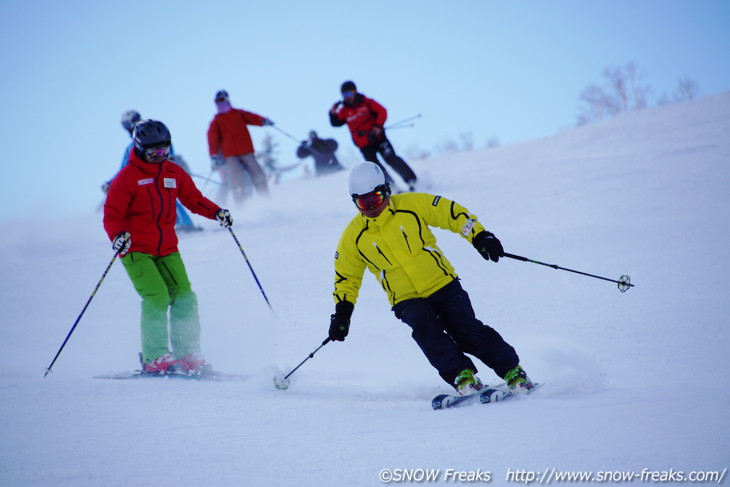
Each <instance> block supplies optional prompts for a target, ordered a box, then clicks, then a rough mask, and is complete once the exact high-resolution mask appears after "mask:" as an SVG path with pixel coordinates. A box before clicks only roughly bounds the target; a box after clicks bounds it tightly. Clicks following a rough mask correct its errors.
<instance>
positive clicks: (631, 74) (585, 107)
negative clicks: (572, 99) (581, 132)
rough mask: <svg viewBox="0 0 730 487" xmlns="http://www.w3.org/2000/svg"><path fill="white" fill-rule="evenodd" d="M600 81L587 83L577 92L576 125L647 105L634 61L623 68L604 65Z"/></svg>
mask: <svg viewBox="0 0 730 487" xmlns="http://www.w3.org/2000/svg"><path fill="white" fill-rule="evenodd" d="M602 75H603V78H604V84H603V86H598V85H595V84H591V85H588V86H587V87H586V88H585V89H584V90H583V91H582V92H581V94H580V97H579V101H580V103H581V107H580V113H579V115H578V125H584V124H587V123H591V122H597V121H600V120H604V119H606V118H610V117H614V116H616V115H618V114H619V113H621V112H626V111H629V110H641V109H642V108H646V107H647V95H648V93H649V91H650V88H649V86H648V85H645V84H644V83H643V73H642V72H641V71H640V70H639V68H638V67H637V66H636V64H634V63H627V64H626V65H624V67H623V68H622V67H620V66H607V67H606V68H604V70H603V73H602Z"/></svg>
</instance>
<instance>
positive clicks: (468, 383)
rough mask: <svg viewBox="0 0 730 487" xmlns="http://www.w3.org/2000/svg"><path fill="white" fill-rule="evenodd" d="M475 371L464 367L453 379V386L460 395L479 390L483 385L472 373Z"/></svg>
mask: <svg viewBox="0 0 730 487" xmlns="http://www.w3.org/2000/svg"><path fill="white" fill-rule="evenodd" d="M474 374H475V372H474V371H473V370H471V369H464V370H462V371H461V372H459V375H457V376H456V379H454V388H456V391H457V392H458V393H459V395H460V396H468V395H470V394H474V393H475V392H477V391H479V390H480V389H481V388H482V387H484V385H483V384H482V381H480V380H479V377H477V376H476V375H474Z"/></svg>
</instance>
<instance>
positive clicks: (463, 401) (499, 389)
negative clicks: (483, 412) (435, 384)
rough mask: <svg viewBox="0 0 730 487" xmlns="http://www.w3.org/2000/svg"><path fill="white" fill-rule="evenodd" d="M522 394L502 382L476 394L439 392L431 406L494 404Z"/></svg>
mask: <svg viewBox="0 0 730 487" xmlns="http://www.w3.org/2000/svg"><path fill="white" fill-rule="evenodd" d="M541 385H542V384H538V383H536V384H535V387H533V388H532V389H531V390H530V392H528V394H531V393H532V392H533V391H534V390H535V389H537V388H538V387H540V386H541ZM520 395H522V394H512V393H511V392H510V391H509V390H508V389H507V385H506V384H504V383H502V384H499V385H496V386H484V388H483V389H482V390H480V391H478V392H475V393H474V394H470V395H468V396H456V395H453V394H439V395H438V396H436V397H434V398H433V400H432V401H431V407H432V408H433V409H434V410H438V409H449V408H453V407H460V406H466V405H471V404H476V403H479V404H492V403H495V402H500V401H504V400H506V399H509V398H512V397H516V396H520Z"/></svg>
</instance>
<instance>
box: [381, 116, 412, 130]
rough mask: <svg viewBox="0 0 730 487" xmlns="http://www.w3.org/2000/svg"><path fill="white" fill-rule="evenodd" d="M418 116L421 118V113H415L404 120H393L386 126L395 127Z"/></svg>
mask: <svg viewBox="0 0 730 487" xmlns="http://www.w3.org/2000/svg"><path fill="white" fill-rule="evenodd" d="M417 118H421V114H420V113H419V114H418V115H413V116H412V117H408V118H404V119H403V120H400V121H398V122H393V123H391V124H390V125H386V126H385V127H384V128H386V129H390V128H395V126H396V125H401V124H403V123H406V122H410V121H411V120H415V119H417Z"/></svg>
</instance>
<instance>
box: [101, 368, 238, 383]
mask: <svg viewBox="0 0 730 487" xmlns="http://www.w3.org/2000/svg"><path fill="white" fill-rule="evenodd" d="M248 378H249V376H248V375H238V374H224V373H223V372H216V371H213V370H209V371H207V372H205V373H203V374H183V373H180V372H171V373H169V374H145V373H142V371H141V370H136V371H134V372H120V373H117V374H107V375H97V376H95V377H94V379H114V380H132V379H150V380H168V379H169V380H197V381H217V382H221V381H243V380H247V379H248Z"/></svg>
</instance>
